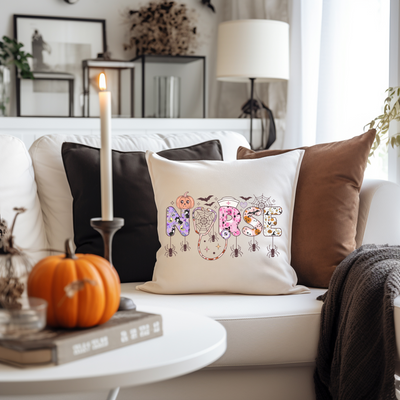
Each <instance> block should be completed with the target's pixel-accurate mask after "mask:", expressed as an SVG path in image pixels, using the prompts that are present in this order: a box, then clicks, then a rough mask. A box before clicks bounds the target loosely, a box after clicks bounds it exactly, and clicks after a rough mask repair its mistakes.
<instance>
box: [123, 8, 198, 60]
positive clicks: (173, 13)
mask: <svg viewBox="0 0 400 400" xmlns="http://www.w3.org/2000/svg"><path fill="white" fill-rule="evenodd" d="M127 20H128V23H129V43H127V44H125V45H124V48H125V50H131V49H135V50H136V55H137V56H139V55H142V54H161V55H174V56H175V55H184V54H194V50H195V49H196V48H197V45H198V43H197V36H198V34H197V27H196V26H195V22H196V13H195V11H194V10H189V9H188V8H187V7H186V5H185V4H178V3H176V2H175V1H162V2H157V3H156V2H150V3H149V4H148V5H146V6H143V7H140V8H139V9H138V10H129V11H128V12H127Z"/></svg>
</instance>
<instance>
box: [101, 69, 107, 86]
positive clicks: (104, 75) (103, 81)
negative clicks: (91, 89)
mask: <svg viewBox="0 0 400 400" xmlns="http://www.w3.org/2000/svg"><path fill="white" fill-rule="evenodd" d="M99 88H100V90H106V89H107V84H106V74H105V73H104V72H102V73H101V74H100V77H99Z"/></svg>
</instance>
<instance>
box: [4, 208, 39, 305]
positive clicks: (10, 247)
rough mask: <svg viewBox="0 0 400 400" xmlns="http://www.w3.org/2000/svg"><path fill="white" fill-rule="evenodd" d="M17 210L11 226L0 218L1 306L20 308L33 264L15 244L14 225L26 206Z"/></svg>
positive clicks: (15, 209)
mask: <svg viewBox="0 0 400 400" xmlns="http://www.w3.org/2000/svg"><path fill="white" fill-rule="evenodd" d="M14 211H15V212H16V214H15V217H14V220H13V223H12V225H11V228H10V229H8V226H7V222H6V221H5V220H4V219H1V218H0V308H9V309H20V308H21V307H22V305H21V303H20V299H21V298H22V295H23V293H24V291H25V289H26V280H27V277H28V273H29V270H30V268H31V266H32V262H31V260H30V259H29V258H28V256H27V255H26V254H25V253H24V252H23V251H22V250H21V249H19V248H18V247H17V246H15V244H14V236H13V231H14V226H15V221H16V220H17V217H18V215H19V214H22V213H23V212H25V211H26V209H25V208H14Z"/></svg>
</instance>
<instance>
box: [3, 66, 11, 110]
mask: <svg viewBox="0 0 400 400" xmlns="http://www.w3.org/2000/svg"><path fill="white" fill-rule="evenodd" d="M10 89H11V71H10V68H8V67H6V66H4V65H0V117H8V116H9V115H10Z"/></svg>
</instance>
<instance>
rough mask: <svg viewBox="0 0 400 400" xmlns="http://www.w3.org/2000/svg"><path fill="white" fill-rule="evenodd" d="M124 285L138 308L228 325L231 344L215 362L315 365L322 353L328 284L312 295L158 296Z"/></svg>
mask: <svg viewBox="0 0 400 400" xmlns="http://www.w3.org/2000/svg"><path fill="white" fill-rule="evenodd" d="M136 285H138V284H137V283H125V284H123V285H122V288H121V290H122V295H123V296H126V297H131V298H132V299H133V301H134V302H135V303H136V305H137V307H138V309H139V310H140V307H141V306H144V305H154V306H160V305H162V306H163V307H171V308H175V309H180V310H185V311H190V312H194V313H198V314H201V315H206V316H208V317H211V318H214V319H215V320H217V321H219V322H220V323H221V324H222V325H223V326H224V327H225V329H226V330H227V337H228V348H227V351H226V353H225V354H224V355H223V356H222V357H221V358H220V359H219V360H217V361H216V362H215V363H214V364H213V365H212V366H214V367H238V366H261V365H263V366H266V365H270V366H272V365H286V364H288V365H289V364H291V365H292V364H310V363H313V362H314V360H315V357H316V356H317V345H318V338H319V324H320V312H321V307H322V302H321V301H318V300H316V298H317V296H319V295H321V294H323V293H325V291H326V289H316V288H311V292H310V293H307V294H297V295H286V296H252V295H237V294H192V295H157V294H152V293H146V292H142V291H139V290H136V289H135V286H136Z"/></svg>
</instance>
